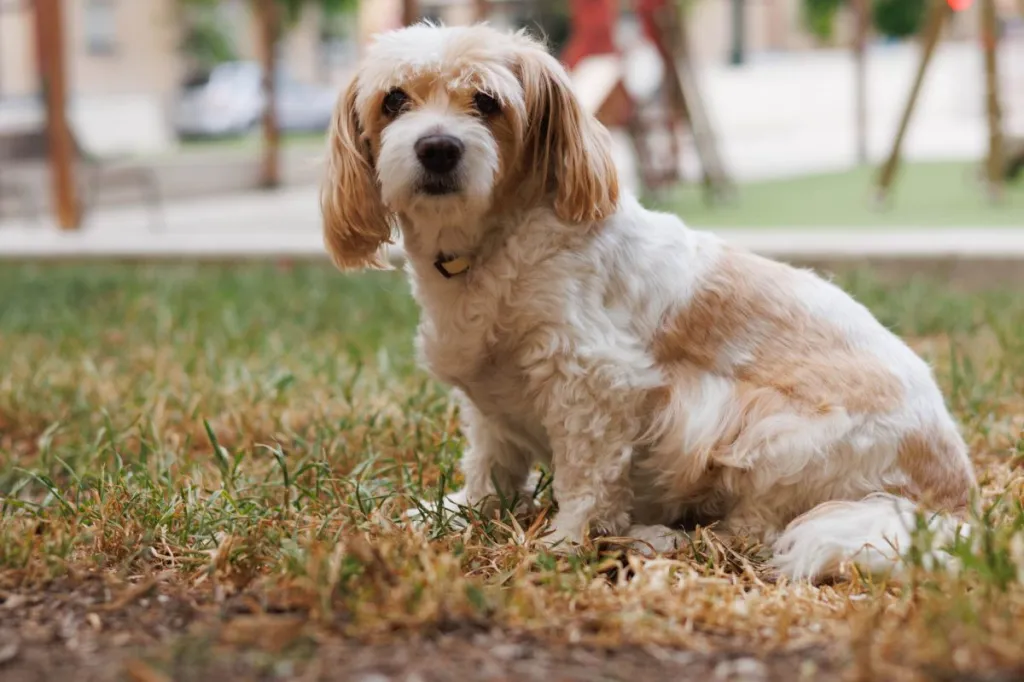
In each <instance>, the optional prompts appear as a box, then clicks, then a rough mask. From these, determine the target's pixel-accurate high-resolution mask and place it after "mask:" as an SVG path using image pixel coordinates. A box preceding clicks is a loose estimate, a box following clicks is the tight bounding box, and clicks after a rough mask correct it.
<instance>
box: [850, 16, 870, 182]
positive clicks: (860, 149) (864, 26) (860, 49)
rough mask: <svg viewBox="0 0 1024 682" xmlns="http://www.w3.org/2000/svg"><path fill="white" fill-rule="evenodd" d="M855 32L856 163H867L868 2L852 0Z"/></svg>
mask: <svg viewBox="0 0 1024 682" xmlns="http://www.w3.org/2000/svg"><path fill="white" fill-rule="evenodd" d="M853 9H854V13H855V15H856V24H857V31H856V34H855V36H854V42H853V59H854V91H853V97H854V120H855V124H854V125H855V126H856V129H855V131H854V133H855V135H856V139H857V163H860V164H865V163H867V162H868V120H867V119H868V105H867V64H866V61H867V57H866V55H865V50H866V48H867V37H868V2H867V0H854V3H853Z"/></svg>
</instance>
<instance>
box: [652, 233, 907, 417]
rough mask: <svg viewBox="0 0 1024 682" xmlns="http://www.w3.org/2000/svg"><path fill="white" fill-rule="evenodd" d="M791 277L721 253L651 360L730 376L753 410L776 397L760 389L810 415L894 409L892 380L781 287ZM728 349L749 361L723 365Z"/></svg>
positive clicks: (749, 257)
mask: <svg viewBox="0 0 1024 682" xmlns="http://www.w3.org/2000/svg"><path fill="white" fill-rule="evenodd" d="M791 282H792V275H791V273H790V272H789V270H788V269H787V268H786V267H785V266H783V265H782V264H780V263H775V262H772V261H770V260H767V259H764V258H761V257H759V256H756V255H754V254H748V253H743V252H735V251H727V252H726V253H725V254H724V256H723V258H722V260H721V262H720V263H719V264H718V266H717V267H716V268H715V270H714V272H712V273H711V274H710V275H709V277H708V278H707V280H706V281H705V282H703V283H702V284H701V288H700V290H699V291H698V292H697V294H696V295H695V296H694V298H693V299H692V301H691V302H690V303H689V305H688V306H687V307H686V309H685V310H683V311H682V312H681V313H680V314H679V315H677V316H676V317H675V319H672V320H668V321H667V322H666V324H665V326H664V329H665V332H664V334H662V335H661V336H660V337H658V338H657V339H656V340H655V343H654V354H655V358H656V359H657V361H658V362H659V363H662V364H667V365H675V364H678V363H689V364H692V365H695V366H697V367H699V368H701V369H702V370H704V371H710V372H717V373H720V374H722V375H723V376H728V377H731V378H734V379H736V380H737V381H739V382H741V383H742V384H745V385H747V386H748V387H749V388H748V389H746V390H748V391H750V392H752V393H751V395H752V396H753V397H752V398H751V400H750V401H749V402H750V405H749V406H748V408H747V409H756V410H757V411H758V412H761V411H762V410H761V408H759V407H757V406H758V404H760V403H763V402H764V401H765V400H769V401H770V402H774V401H775V398H774V397H771V398H769V397H766V396H764V395H762V394H761V392H760V391H759V389H770V390H771V391H772V392H774V393H775V394H776V395H778V396H782V397H784V398H785V399H786V400H787V401H788V403H789V404H790V405H792V406H796V407H798V408H799V409H801V410H802V411H804V412H806V413H809V414H827V413H828V412H830V411H832V410H835V409H838V408H844V409H846V410H847V411H849V412H851V413H872V414H877V413H884V412H887V411H891V410H893V409H895V408H896V407H897V406H898V405H899V402H900V400H901V398H902V387H901V386H900V383H899V381H898V379H897V378H896V377H895V376H893V374H892V373H891V372H889V371H888V370H887V369H886V368H885V367H883V366H882V365H881V364H880V363H879V362H878V360H877V359H876V358H874V357H873V356H871V355H870V354H868V353H866V352H864V351H861V350H858V349H856V348H852V347H850V345H849V344H848V343H847V342H846V340H845V339H844V338H843V336H842V334H840V332H839V331H838V330H836V329H833V328H832V327H831V326H830V325H829V324H828V323H827V322H824V321H822V320H816V319H814V318H812V317H811V315H810V314H808V313H807V312H806V311H805V310H803V309H801V308H800V306H799V304H798V303H795V302H790V301H789V299H788V294H787V293H786V291H785V288H786V287H787V285H788V284H789V283H791ZM730 347H735V348H737V349H740V350H742V351H744V352H746V353H749V359H748V360H747V361H745V362H742V363H741V364H737V365H734V366H728V365H727V363H724V361H723V356H724V355H725V354H726V353H727V352H728V350H729V349H730ZM768 408H769V409H772V407H771V406H768Z"/></svg>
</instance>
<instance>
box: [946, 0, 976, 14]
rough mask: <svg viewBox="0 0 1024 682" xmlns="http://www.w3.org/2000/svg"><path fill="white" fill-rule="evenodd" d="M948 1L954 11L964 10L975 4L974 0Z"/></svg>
mask: <svg viewBox="0 0 1024 682" xmlns="http://www.w3.org/2000/svg"><path fill="white" fill-rule="evenodd" d="M946 3H947V4H948V5H949V8H950V9H951V10H953V11H954V12H963V11H964V10H966V9H969V8H970V6H971V5H972V4H974V0H946Z"/></svg>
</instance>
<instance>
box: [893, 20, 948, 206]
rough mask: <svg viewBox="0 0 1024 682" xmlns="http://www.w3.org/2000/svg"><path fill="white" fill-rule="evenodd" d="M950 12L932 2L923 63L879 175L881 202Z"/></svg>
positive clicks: (897, 160) (926, 27)
mask: <svg viewBox="0 0 1024 682" xmlns="http://www.w3.org/2000/svg"><path fill="white" fill-rule="evenodd" d="M950 11H951V10H950V7H949V5H948V4H946V0H932V6H931V9H930V11H929V14H928V23H927V25H926V26H925V32H924V37H923V40H924V45H923V46H922V52H921V63H920V65H919V66H918V68H917V75H916V76H915V77H914V84H913V86H912V87H911V89H910V96H909V97H908V98H907V104H906V106H905V107H904V109H903V117H902V118H901V119H900V126H899V129H898V130H897V131H896V139H895V140H893V143H892V150H891V151H890V152H889V158H888V159H887V160H886V162H885V165H884V166H883V167H882V171H881V173H880V174H879V178H878V200H879V201H883V200H884V199H885V198H886V195H887V194H888V192H889V187H890V186H891V185H892V181H893V177H894V176H895V174H896V166H897V164H898V163H899V158H900V149H901V147H902V146H903V138H904V137H906V134H907V127H908V126H909V125H910V116H911V114H913V112H914V105H915V104H916V103H917V97H918V95H919V94H920V92H921V85H922V84H923V83H924V75H925V72H927V70H928V64H929V63H930V62H931V59H932V54H934V52H935V45H936V44H937V43H938V42H939V36H940V35H941V34H942V27H943V25H944V24H945V23H946V16H947V15H948V14H949V12H950Z"/></svg>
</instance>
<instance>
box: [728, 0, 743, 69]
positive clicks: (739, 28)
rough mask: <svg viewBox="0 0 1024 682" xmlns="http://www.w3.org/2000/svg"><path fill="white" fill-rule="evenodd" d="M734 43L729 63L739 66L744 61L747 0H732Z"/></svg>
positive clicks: (730, 51)
mask: <svg viewBox="0 0 1024 682" xmlns="http://www.w3.org/2000/svg"><path fill="white" fill-rule="evenodd" d="M730 4H731V6H732V14H731V16H732V44H731V45H730V47H729V64H731V65H733V66H739V65H740V64H742V63H743V61H744V53H745V47H746V43H747V36H746V31H747V27H746V16H745V15H746V6H745V0H732V1H731V3H730Z"/></svg>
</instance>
